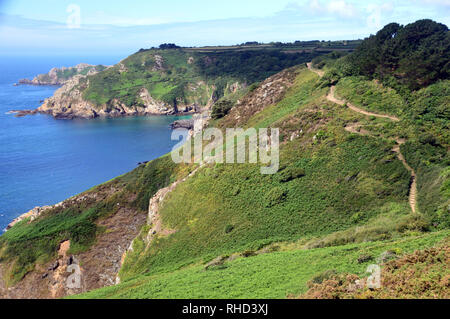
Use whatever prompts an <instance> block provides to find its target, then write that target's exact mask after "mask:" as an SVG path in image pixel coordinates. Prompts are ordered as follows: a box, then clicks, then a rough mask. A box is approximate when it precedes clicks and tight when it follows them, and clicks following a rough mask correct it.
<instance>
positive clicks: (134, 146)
mask: <svg viewBox="0 0 450 319" xmlns="http://www.w3.org/2000/svg"><path fill="white" fill-rule="evenodd" d="M120 59H121V57H106V58H104V57H103V58H102V57H91V58H86V57H84V58H82V57H59V58H44V57H39V58H17V57H14V58H9V57H2V58H0V233H1V232H2V230H3V229H4V228H5V227H6V226H7V225H8V223H10V222H11V221H12V220H13V219H14V218H16V217H17V216H19V215H21V214H23V213H25V212H27V211H28V210H30V209H32V208H34V207H36V206H44V205H52V204H56V203H58V202H60V201H62V200H64V199H66V198H68V197H70V196H73V195H76V194H78V193H80V192H82V191H85V190H87V189H89V188H91V187H92V186H95V185H98V184H100V183H103V182H106V181H108V180H110V179H112V178H114V177H117V176H119V175H121V174H124V173H126V172H129V171H130V170H132V169H133V168H135V167H136V166H137V163H138V162H143V161H149V160H152V159H155V158H157V157H159V156H161V155H164V154H166V153H168V152H170V150H171V149H172V147H173V145H175V144H176V143H177V142H176V141H171V138H170V136H171V131H170V129H169V124H170V123H171V122H173V121H174V120H177V119H180V117H170V116H152V117H128V118H119V119H95V120H73V121H64V120H55V119H53V118H52V117H50V116H47V115H34V116H27V117H22V118H16V117H14V115H11V114H6V113H7V112H8V111H10V110H13V109H14V110H15V109H19V110H21V109H34V108H36V107H38V106H39V105H40V101H41V100H43V99H45V98H47V97H50V96H51V95H52V94H53V92H54V91H55V90H56V89H57V87H47V86H18V87H15V86H13V84H14V83H16V82H17V81H18V80H19V79H21V78H25V77H29V78H32V77H33V76H35V75H37V74H40V73H46V72H48V71H49V70H50V69H51V68H52V67H55V66H57V67H60V66H73V65H76V64H78V63H80V62H86V63H91V64H105V65H109V64H115V63H117V62H119V61H120Z"/></svg>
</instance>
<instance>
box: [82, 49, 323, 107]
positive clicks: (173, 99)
mask: <svg viewBox="0 0 450 319" xmlns="http://www.w3.org/2000/svg"><path fill="white" fill-rule="evenodd" d="M162 48H163V49H152V50H140V51H139V52H137V53H136V54H134V55H132V56H130V57H128V58H127V59H125V60H123V61H122V62H121V63H119V64H118V65H116V66H114V67H113V68H110V69H107V70H105V71H104V72H101V73H99V74H97V75H94V76H91V77H89V85H88V84H87V80H84V81H82V83H81V85H80V88H82V91H83V96H84V98H85V99H86V100H88V101H90V102H92V103H94V104H95V105H97V106H98V107H105V106H106V107H111V105H112V104H113V103H114V101H115V100H119V101H121V102H122V103H124V104H125V105H126V106H128V107H131V106H134V107H140V106H143V103H142V100H141V98H140V94H139V93H140V92H141V90H142V89H147V90H148V92H149V93H150V95H151V96H152V97H153V98H155V99H156V100H158V101H162V102H164V103H166V104H168V105H170V106H172V107H173V108H175V109H176V108H177V107H178V106H179V105H192V104H197V105H206V104H208V102H210V101H209V100H210V98H211V97H212V98H213V100H214V101H217V100H218V99H220V98H222V97H224V96H227V95H229V94H231V93H233V92H231V90H230V85H231V84H233V83H236V82H237V83H240V84H248V85H250V84H252V83H254V82H258V81H261V80H264V79H266V78H267V77H269V76H271V75H273V74H275V73H277V72H279V71H281V70H283V69H284V68H287V67H291V66H294V65H297V64H302V63H306V62H308V61H310V60H311V59H312V58H314V57H316V56H318V55H320V54H322V53H321V52H315V51H314V52H299V53H284V52H283V51H281V49H272V50H265V49H254V50H246V51H239V50H231V51H211V52H207V51H204V52H203V51H196V50H193V49H182V48H177V47H170V48H169V47H167V45H164V46H162Z"/></svg>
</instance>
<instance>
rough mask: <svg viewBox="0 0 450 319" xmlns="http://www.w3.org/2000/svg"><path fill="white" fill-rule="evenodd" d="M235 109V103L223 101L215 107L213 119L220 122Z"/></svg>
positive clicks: (212, 114)
mask: <svg viewBox="0 0 450 319" xmlns="http://www.w3.org/2000/svg"><path fill="white" fill-rule="evenodd" d="M232 108H233V103H232V102H231V101H230V100H227V99H223V100H220V101H218V102H217V103H215V104H214V105H213V109H212V113H211V117H212V118H213V119H215V120H218V119H220V118H222V117H224V116H225V115H227V114H228V112H230V110H231V109H232Z"/></svg>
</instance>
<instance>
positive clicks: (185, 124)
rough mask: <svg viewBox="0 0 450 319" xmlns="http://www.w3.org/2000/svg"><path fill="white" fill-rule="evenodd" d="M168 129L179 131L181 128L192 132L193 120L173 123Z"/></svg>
mask: <svg viewBox="0 0 450 319" xmlns="http://www.w3.org/2000/svg"><path fill="white" fill-rule="evenodd" d="M170 127H171V128H172V130H176V129H181V128H184V129H187V130H192V129H193V128H194V120H193V119H189V120H179V121H175V122H173V123H172V124H170Z"/></svg>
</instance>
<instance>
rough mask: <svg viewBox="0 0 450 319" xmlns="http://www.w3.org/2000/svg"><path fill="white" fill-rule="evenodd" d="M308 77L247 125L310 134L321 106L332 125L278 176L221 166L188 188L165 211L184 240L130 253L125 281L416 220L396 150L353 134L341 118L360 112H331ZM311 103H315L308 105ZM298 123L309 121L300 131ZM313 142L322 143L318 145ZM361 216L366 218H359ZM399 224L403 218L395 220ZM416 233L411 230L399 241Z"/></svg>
mask: <svg viewBox="0 0 450 319" xmlns="http://www.w3.org/2000/svg"><path fill="white" fill-rule="evenodd" d="M298 79H299V80H298V82H297V85H298V86H297V85H295V86H293V87H292V88H291V89H290V90H289V91H288V93H287V94H286V96H285V98H284V99H283V100H282V101H281V102H280V103H278V104H277V105H276V106H273V107H269V108H267V109H266V110H264V111H263V112H260V113H257V114H256V115H254V116H253V117H251V118H250V119H249V120H248V122H247V123H248V124H249V125H252V126H254V127H267V126H265V125H268V126H272V125H273V126H274V127H280V129H281V130H282V132H286V131H288V130H289V129H290V125H292V124H295V125H296V126H297V129H299V128H300V127H301V128H304V129H305V130H308V125H312V126H314V125H315V124H314V122H313V123H311V119H310V118H305V117H304V116H305V114H309V113H308V112H306V113H305V112H304V110H306V109H311V108H319V109H318V110H317V112H314V113H312V115H314V116H317V119H318V118H321V119H326V120H327V121H328V123H327V124H324V125H323V126H322V127H320V128H315V129H313V131H312V132H311V133H310V134H307V135H305V136H303V137H302V138H300V140H299V141H303V142H300V143H299V142H297V143H288V144H286V145H283V147H282V148H281V169H280V171H279V173H278V174H275V175H273V176H264V175H261V174H260V165H251V164H246V165H230V164H227V165H216V166H211V167H208V168H205V169H202V170H201V171H199V172H198V173H197V174H196V175H195V176H193V177H191V178H190V179H188V180H187V181H186V182H184V183H182V184H180V185H179V186H178V187H177V188H176V189H175V190H174V191H173V192H172V193H170V194H169V195H168V196H167V197H166V199H165V201H164V205H163V207H162V209H161V211H160V215H161V216H162V219H163V223H164V224H165V225H166V227H167V228H168V229H176V230H177V232H176V233H175V234H172V235H171V236H168V237H161V238H157V239H155V240H154V241H153V242H152V244H151V245H150V246H149V247H147V248H145V245H137V246H136V247H143V250H139V249H137V248H135V249H134V250H133V253H131V254H129V256H128V257H127V259H126V262H125V264H124V266H123V267H122V269H121V272H120V276H121V278H122V279H123V280H127V279H129V278H132V277H134V276H136V275H140V274H156V273H160V272H169V271H173V270H176V269H179V268H180V267H184V266H186V265H189V264H192V263H198V262H202V261H206V260H209V259H213V258H215V257H217V256H219V255H226V254H231V253H233V252H235V251H244V250H255V249H256V250H257V249H259V248H261V247H264V246H266V245H268V244H271V243H274V242H278V241H286V240H292V239H300V238H305V237H306V238H308V237H316V236H319V237H320V236H325V235H328V234H331V233H334V232H337V231H341V230H345V229H348V228H350V227H353V226H354V225H355V224H356V225H360V226H362V225H364V224H366V223H367V222H368V221H370V220H371V218H374V217H375V216H378V215H379V214H382V213H384V214H386V212H390V211H392V209H393V208H392V207H395V211H396V214H398V215H402V216H405V218H406V216H408V214H409V208H408V205H407V193H408V187H409V181H410V175H409V173H408V171H406V169H405V168H404V167H403V165H402V164H401V162H400V161H393V160H391V159H393V158H395V155H392V152H391V149H392V144H391V143H390V142H389V141H386V140H383V139H377V138H371V137H363V136H358V135H356V136H349V135H348V133H346V132H345V131H344V129H343V127H342V122H341V119H342V118H346V117H349V116H350V114H351V113H350V111H348V110H347V109H345V108H336V106H334V105H324V104H322V102H321V99H322V96H323V95H321V92H322V90H321V89H319V90H318V91H317V92H315V90H316V89H314V85H315V84H317V83H318V79H317V77H316V76H314V75H313V74H312V73H310V72H309V71H306V70H303V71H302V72H300V73H299V75H298ZM311 92H314V93H312V94H311ZM305 96H308V98H306V99H303V98H304V97H305ZM266 111H267V112H270V113H269V114H270V116H266V114H267V113H266ZM319 114H320V115H319ZM297 117H298V121H299V122H294V123H293V121H294V120H295V119H297ZM224 120H227V119H226V118H224ZM285 121H286V122H285ZM285 134H286V133H285ZM313 136H316V137H318V138H316V141H315V142H313ZM337 145H339V146H337ZM236 188H238V191H236ZM357 213H358V214H359V218H358V219H357V220H355V219H352V218H351V217H352V216H354V215H355V214H357ZM388 215H389V214H388ZM330 216H332V218H330ZM389 216H390V217H393V216H395V217H396V215H395V214H393V213H391V214H390V215H389ZM387 219H388V218H387ZM385 222H386V223H392V224H393V225H396V222H397V221H396V218H390V219H389V221H388V220H386V221H385ZM398 222H399V223H401V222H403V220H398ZM230 224H232V225H234V229H233V231H232V232H230V233H229V234H227V235H226V236H224V234H223V230H224V229H225V228H226V226H227V225H230ZM300 225H301V226H300ZM394 231H396V229H394V230H392V232H394ZM406 231H409V229H402V230H401V231H399V233H404V232H406ZM388 233H389V231H388ZM385 236H387V237H389V234H385Z"/></svg>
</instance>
